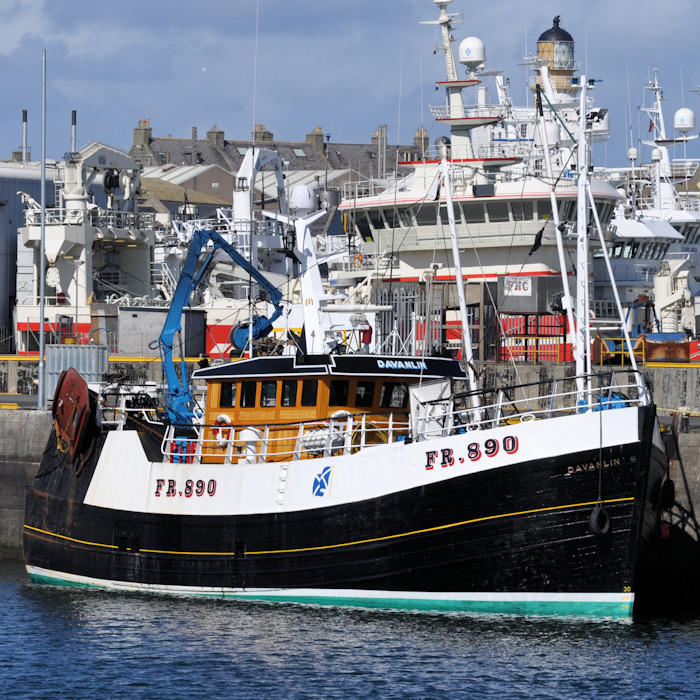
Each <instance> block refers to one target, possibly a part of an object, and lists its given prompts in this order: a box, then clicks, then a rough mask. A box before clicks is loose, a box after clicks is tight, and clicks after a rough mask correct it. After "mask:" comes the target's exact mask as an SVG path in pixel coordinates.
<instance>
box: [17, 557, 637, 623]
mask: <svg viewBox="0 0 700 700" xmlns="http://www.w3.org/2000/svg"><path fill="white" fill-rule="evenodd" d="M27 572H28V573H29V576H30V577H31V579H32V580H33V581H35V582H38V583H47V584H54V585H65V586H75V587H82V588H100V589H107V590H114V591H124V592H128V591H138V592H145V593H160V594H168V595H176V596H178V595H179V596H199V597H214V598H232V599H242V600H262V601H274V602H288V603H307V604H320V605H342V606H355V607H365V608H384V609H400V610H426V611H464V612H483V613H510V614H523V615H527V614H535V615H585V616H588V617H591V616H592V617H617V618H627V617H630V616H631V614H632V606H633V604H634V593H538V592H522V593H489V592H467V593H454V592H440V591H436V592H423V591H382V590H360V589H329V588H215V587H208V586H199V587H194V586H167V585H157V584H147V583H133V582H127V581H109V580H105V579H97V578H91V577H89V576H77V575H75V574H68V573H63V572H60V571H52V570H50V569H43V568H41V567H36V566H30V565H27Z"/></svg>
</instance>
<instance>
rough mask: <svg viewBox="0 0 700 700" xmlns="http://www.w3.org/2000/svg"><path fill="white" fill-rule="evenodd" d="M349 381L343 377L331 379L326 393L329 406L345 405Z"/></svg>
mask: <svg viewBox="0 0 700 700" xmlns="http://www.w3.org/2000/svg"><path fill="white" fill-rule="evenodd" d="M349 384H350V383H349V382H348V381H347V380H345V379H333V380H331V384H330V390H329V393H328V405H329V406H347V405H348V393H349Z"/></svg>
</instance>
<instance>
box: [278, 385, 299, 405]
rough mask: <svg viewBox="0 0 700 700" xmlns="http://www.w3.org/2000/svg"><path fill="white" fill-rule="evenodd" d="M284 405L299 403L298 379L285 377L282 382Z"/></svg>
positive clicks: (282, 401) (282, 400)
mask: <svg viewBox="0 0 700 700" xmlns="http://www.w3.org/2000/svg"><path fill="white" fill-rule="evenodd" d="M281 403H282V406H296V405H297V381H296V379H285V380H284V381H283V382H282V396H281Z"/></svg>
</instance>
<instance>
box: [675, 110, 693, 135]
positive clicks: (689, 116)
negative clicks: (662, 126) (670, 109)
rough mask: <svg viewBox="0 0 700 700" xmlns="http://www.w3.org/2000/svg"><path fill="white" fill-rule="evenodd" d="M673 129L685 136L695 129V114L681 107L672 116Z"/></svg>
mask: <svg viewBox="0 0 700 700" xmlns="http://www.w3.org/2000/svg"><path fill="white" fill-rule="evenodd" d="M673 128H674V129H676V131H680V132H681V133H683V134H687V133H688V132H689V131H692V130H693V129H694V128H695V112H693V110H692V109H688V108H687V107H681V108H680V109H679V110H678V111H677V112H676V113H675V114H674V115H673Z"/></svg>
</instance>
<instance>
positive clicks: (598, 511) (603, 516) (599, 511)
mask: <svg viewBox="0 0 700 700" xmlns="http://www.w3.org/2000/svg"><path fill="white" fill-rule="evenodd" d="M588 526H589V527H590V528H591V532H592V533H593V534H594V535H600V536H603V535H607V534H608V532H610V516H609V515H608V511H607V510H605V508H603V506H601V505H600V504H599V505H597V506H596V507H595V508H594V509H593V510H592V511H591V515H590V517H589V518H588Z"/></svg>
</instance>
